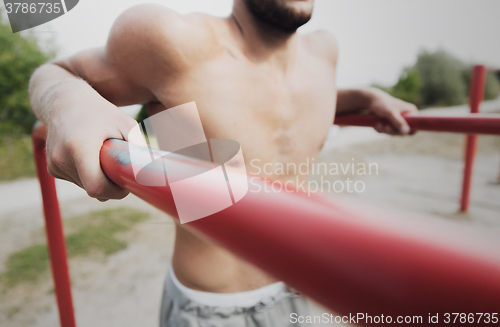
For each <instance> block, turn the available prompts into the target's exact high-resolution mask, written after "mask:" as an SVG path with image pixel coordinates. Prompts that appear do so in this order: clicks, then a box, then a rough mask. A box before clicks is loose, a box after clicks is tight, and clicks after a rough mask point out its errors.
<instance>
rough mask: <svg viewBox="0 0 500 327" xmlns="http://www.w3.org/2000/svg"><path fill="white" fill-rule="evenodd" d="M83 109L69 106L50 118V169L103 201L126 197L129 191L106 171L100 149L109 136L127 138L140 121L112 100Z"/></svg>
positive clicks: (57, 176) (55, 175)
mask: <svg viewBox="0 0 500 327" xmlns="http://www.w3.org/2000/svg"><path fill="white" fill-rule="evenodd" d="M103 101H105V100H104V99H103ZM87 104H88V103H87ZM82 109H83V108H68V109H67V110H65V112H64V115H57V116H55V117H54V119H52V120H51V121H49V125H48V126H47V132H48V133H47V166H48V172H49V174H50V175H52V176H54V177H55V178H61V179H65V180H67V181H70V182H73V183H75V184H77V185H78V186H80V187H82V188H83V189H85V191H86V192H87V194H88V195H89V196H90V197H93V198H97V199H98V200H100V201H105V200H107V199H121V198H124V197H125V196H127V194H128V192H127V191H126V190H124V189H122V188H121V187H119V186H117V185H116V184H114V183H113V182H111V181H110V180H109V179H108V178H107V177H106V176H105V175H104V173H103V172H102V170H101V166H100V160H99V153H100V150H101V146H102V143H103V142H104V141H105V140H107V139H110V138H116V139H123V140H127V135H128V132H129V131H130V130H131V129H132V127H134V126H135V124H137V123H136V122H135V120H134V119H132V118H130V117H129V116H127V115H126V114H124V113H122V112H121V111H120V110H119V109H118V108H117V107H115V106H114V105H112V104H110V103H107V104H105V105H103V104H102V103H100V104H99V105H97V106H95V107H93V108H92V107H91V108H85V109H84V110H82Z"/></svg>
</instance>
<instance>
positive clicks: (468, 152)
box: [460, 65, 500, 212]
mask: <svg viewBox="0 0 500 327" xmlns="http://www.w3.org/2000/svg"><path fill="white" fill-rule="evenodd" d="M485 84H486V67H485V66H481V65H478V66H474V68H473V70H472V79H471V86H470V96H469V105H470V112H471V114H475V113H479V106H480V105H481V102H483V98H484V88H485ZM499 130H500V129H499ZM476 149H477V135H467V136H466V144H465V158H464V178H463V182H462V196H461V199H460V211H462V212H467V211H468V210H469V202H470V187H471V183H472V170H473V168H474V158H475V157H476Z"/></svg>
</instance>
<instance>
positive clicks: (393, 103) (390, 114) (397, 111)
mask: <svg viewBox="0 0 500 327" xmlns="http://www.w3.org/2000/svg"><path fill="white" fill-rule="evenodd" d="M370 92H371V93H372V97H371V98H372V99H371V101H370V103H369V104H368V107H367V109H368V110H369V111H370V112H371V113H373V114H375V115H377V116H379V117H382V118H384V119H386V120H387V123H383V122H381V123H378V124H377V125H376V126H375V130H376V131H377V132H379V133H386V134H390V135H408V134H411V133H412V131H411V130H410V126H408V123H407V122H406V120H405V119H404V118H403V116H402V115H403V114H406V113H414V112H417V111H418V109H417V107H416V106H415V105H414V104H412V103H408V102H405V101H403V100H400V99H397V98H394V97H393V96H391V95H389V94H387V93H385V92H383V91H381V90H377V89H370Z"/></svg>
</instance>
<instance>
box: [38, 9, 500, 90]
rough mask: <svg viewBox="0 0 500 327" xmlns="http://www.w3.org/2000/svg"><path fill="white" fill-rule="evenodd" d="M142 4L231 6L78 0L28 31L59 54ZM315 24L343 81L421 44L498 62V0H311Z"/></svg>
mask: <svg viewBox="0 0 500 327" xmlns="http://www.w3.org/2000/svg"><path fill="white" fill-rule="evenodd" d="M145 2H155V3H161V4H164V5H165V6H167V7H170V8H172V9H174V10H176V11H178V12H180V13H188V12H192V11H200V12H206V13H208V14H212V15H216V16H227V15H228V14H229V13H230V11H231V6H232V0H164V1H161V0H153V1H140V0H80V3H79V4H78V5H77V6H76V7H75V8H74V9H73V10H71V11H70V12H68V13H67V14H66V15H64V16H62V17H59V18H57V19H56V20H54V21H52V22H50V23H47V24H45V25H42V26H39V27H36V28H34V29H32V31H33V32H34V33H36V34H38V35H40V36H52V37H53V38H54V40H55V43H56V45H57V47H58V49H59V56H66V55H69V54H72V53H75V52H77V51H80V50H82V49H85V48H88V47H96V46H101V45H103V44H104V43H105V42H106V38H107V34H108V32H109V29H110V27H111V25H112V23H113V21H114V20H115V19H116V17H117V16H118V15H119V14H120V13H121V12H122V11H124V10H125V9H126V8H128V7H130V6H133V5H135V4H139V3H145ZM316 29H326V30H328V31H330V32H332V33H333V34H334V35H335V36H336V37H337V40H338V42H339V46H340V57H339V69H338V75H337V76H338V84H339V86H340V87H351V86H363V85H369V84H372V83H374V82H378V83H381V84H385V85H391V84H393V83H395V82H396V81H397V78H398V76H399V74H400V72H401V70H402V69H403V68H404V67H405V66H409V65H412V64H413V63H414V62H415V60H416V57H417V54H418V52H419V51H420V50H421V49H427V50H436V49H438V48H443V49H445V50H448V51H449V52H451V53H453V54H455V55H456V56H457V57H459V58H460V59H462V60H464V61H468V62H471V63H485V64H488V65H491V66H495V67H499V68H500V42H499V40H500V0H316V5H315V10H314V14H313V18H312V20H311V21H310V22H309V23H308V24H307V25H305V26H304V27H302V28H301V32H308V31H312V30H316Z"/></svg>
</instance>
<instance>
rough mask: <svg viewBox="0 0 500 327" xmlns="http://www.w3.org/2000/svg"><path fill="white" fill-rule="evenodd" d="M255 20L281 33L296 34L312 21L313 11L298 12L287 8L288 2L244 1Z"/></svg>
mask: <svg viewBox="0 0 500 327" xmlns="http://www.w3.org/2000/svg"><path fill="white" fill-rule="evenodd" d="M244 3H245V5H246V7H247V9H248V11H249V12H250V13H251V14H252V16H253V17H255V19H256V20H257V21H258V22H260V23H262V24H263V25H266V26H268V27H271V28H274V29H275V30H278V31H280V32H285V33H294V32H295V31H297V29H298V28H299V27H300V26H302V25H304V24H305V23H307V22H308V21H309V20H310V19H311V14H312V12H311V11H298V10H295V9H294V8H291V7H289V6H287V3H286V0H244Z"/></svg>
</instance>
